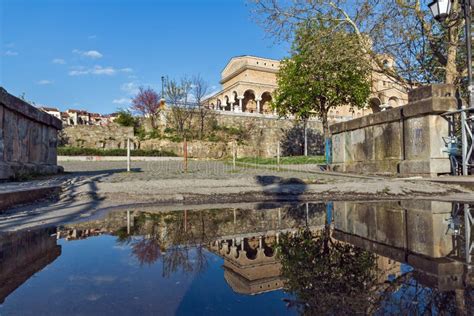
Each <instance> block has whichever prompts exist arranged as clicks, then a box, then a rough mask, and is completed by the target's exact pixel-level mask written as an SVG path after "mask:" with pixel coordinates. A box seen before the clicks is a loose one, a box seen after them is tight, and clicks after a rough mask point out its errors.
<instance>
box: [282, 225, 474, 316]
mask: <svg viewBox="0 0 474 316" xmlns="http://www.w3.org/2000/svg"><path fill="white" fill-rule="evenodd" d="M279 253H280V259H281V264H282V276H284V277H285V278H286V279H287V283H286V285H285V288H286V290H287V291H288V292H290V293H291V294H293V295H294V296H295V299H294V300H288V302H289V306H292V307H293V306H294V307H296V308H297V309H298V310H299V311H300V312H301V313H303V314H307V315H313V314H318V315H325V314H334V315H340V314H348V315H352V314H380V315H400V314H403V315H431V314H440V315H457V314H460V315H464V314H466V312H465V310H466V306H467V308H469V307H468V306H469V302H470V301H469V298H470V296H471V295H473V294H472V289H470V290H467V289H463V290H457V292H455V291H444V292H443V291H441V290H439V289H437V288H435V287H429V286H427V285H425V284H422V283H420V282H419V281H418V279H420V278H422V276H420V275H419V272H417V271H409V272H406V273H403V274H401V275H399V276H395V277H392V278H391V279H390V280H386V277H387V274H386V272H387V271H383V270H380V269H379V267H377V256H376V255H374V254H372V253H370V252H368V251H365V250H363V249H361V248H358V247H355V246H353V245H350V244H347V243H342V242H338V241H336V240H334V239H332V238H331V237H330V230H329V228H326V229H324V230H323V231H322V232H321V233H319V234H315V233H313V232H311V231H309V230H301V231H299V232H298V233H296V234H295V235H294V236H291V235H284V236H282V237H281V239H280V245H279ZM381 275H382V276H385V279H384V278H383V277H382V278H380V276H381ZM463 300H467V301H466V302H465V303H463Z"/></svg>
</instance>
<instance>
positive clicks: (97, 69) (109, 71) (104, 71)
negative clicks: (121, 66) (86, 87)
mask: <svg viewBox="0 0 474 316" xmlns="http://www.w3.org/2000/svg"><path fill="white" fill-rule="evenodd" d="M117 71H118V70H117V69H115V68H113V67H102V66H94V68H92V69H91V70H90V72H91V74H93V75H107V76H113V75H115V74H116V73H117Z"/></svg>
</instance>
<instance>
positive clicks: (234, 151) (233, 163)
mask: <svg viewBox="0 0 474 316" xmlns="http://www.w3.org/2000/svg"><path fill="white" fill-rule="evenodd" d="M236 156H237V146H236V144H235V142H232V166H233V168H234V169H235V161H236V159H237V157H236Z"/></svg>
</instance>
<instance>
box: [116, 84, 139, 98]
mask: <svg viewBox="0 0 474 316" xmlns="http://www.w3.org/2000/svg"><path fill="white" fill-rule="evenodd" d="M138 88H139V85H138V83H137V82H135V81H131V82H127V83H124V84H122V86H120V89H121V90H122V91H124V92H126V93H127V94H129V95H135V94H137V93H138V90H139V89H138Z"/></svg>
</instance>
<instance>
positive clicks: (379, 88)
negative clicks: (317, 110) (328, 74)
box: [205, 56, 408, 120]
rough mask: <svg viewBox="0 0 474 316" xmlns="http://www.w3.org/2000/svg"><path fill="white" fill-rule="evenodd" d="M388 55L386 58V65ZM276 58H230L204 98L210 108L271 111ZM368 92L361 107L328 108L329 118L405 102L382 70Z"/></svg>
mask: <svg viewBox="0 0 474 316" xmlns="http://www.w3.org/2000/svg"><path fill="white" fill-rule="evenodd" d="M392 63H393V62H392V59H390V58H388V57H387V58H386V61H385V64H386V66H387V67H393V66H392ZM279 69H280V61H278V60H274V59H269V58H260V57H255V56H238V57H234V58H232V59H231V60H230V61H229V63H228V64H227V66H226V67H225V68H224V70H223V71H222V73H221V81H220V83H221V85H222V89H221V90H220V91H219V92H217V93H215V94H214V95H213V96H211V97H209V98H208V99H206V100H205V102H206V103H207V104H208V105H209V107H210V108H213V109H215V110H220V111H228V112H234V113H255V114H264V115H271V114H272V110H271V108H270V104H271V101H272V95H273V92H274V91H275V90H276V88H277V87H278V85H277V80H276V75H277V73H278V70H279ZM371 81H372V93H371V96H370V99H369V102H368V104H367V106H366V107H365V108H364V109H356V110H352V109H351V108H350V107H349V106H341V107H338V108H336V109H332V110H330V111H329V113H328V114H329V118H330V119H333V120H347V119H352V118H356V117H360V116H364V115H367V114H371V113H374V112H379V111H381V110H383V109H385V108H389V107H397V106H401V105H403V104H406V103H407V102H408V93H407V91H406V89H405V88H403V87H402V86H401V85H400V84H397V83H395V82H393V80H391V79H390V78H388V77H387V76H385V75H384V74H382V73H378V72H373V73H372V75H371Z"/></svg>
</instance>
